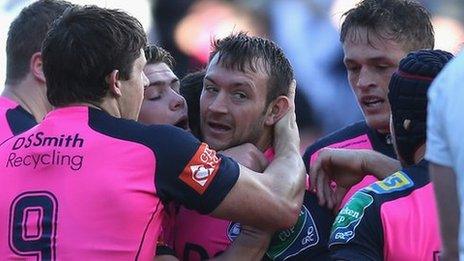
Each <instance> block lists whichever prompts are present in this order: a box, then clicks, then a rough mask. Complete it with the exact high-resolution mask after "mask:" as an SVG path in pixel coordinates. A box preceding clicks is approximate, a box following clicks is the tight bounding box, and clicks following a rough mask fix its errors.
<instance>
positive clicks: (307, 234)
mask: <svg viewBox="0 0 464 261" xmlns="http://www.w3.org/2000/svg"><path fill="white" fill-rule="evenodd" d="M317 243H319V233H318V231H317V228H316V225H315V223H314V219H313V217H312V216H311V213H310V212H309V211H308V209H307V208H306V207H305V206H303V207H302V209H301V211H300V215H299V216H298V221H297V222H296V224H295V225H294V226H293V227H291V228H289V229H286V230H282V231H280V232H277V233H276V234H275V235H274V236H273V238H272V239H271V244H270V246H269V249H268V251H267V252H266V255H267V256H268V257H269V258H270V259H272V260H287V259H288V258H291V257H293V256H296V255H298V254H299V253H300V252H302V251H304V250H306V249H308V248H310V247H312V246H315V245H317Z"/></svg>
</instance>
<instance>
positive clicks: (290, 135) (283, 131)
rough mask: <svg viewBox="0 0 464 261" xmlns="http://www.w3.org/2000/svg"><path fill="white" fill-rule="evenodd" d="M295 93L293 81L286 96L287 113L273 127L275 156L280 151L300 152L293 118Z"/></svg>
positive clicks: (294, 118) (294, 117)
mask: <svg viewBox="0 0 464 261" xmlns="http://www.w3.org/2000/svg"><path fill="white" fill-rule="evenodd" d="M295 91H296V81H295V80H293V81H292V82H291V84H290V86H289V91H288V96H287V97H286V98H287V99H288V111H287V113H286V114H285V115H284V116H283V117H282V118H281V119H280V120H279V121H277V123H276V124H275V125H274V149H275V152H276V154H279V153H281V152H282V149H283V150H285V149H288V148H291V149H296V151H298V153H299V151H300V149H299V146H300V136H299V133H298V126H297V124H296V116H295Z"/></svg>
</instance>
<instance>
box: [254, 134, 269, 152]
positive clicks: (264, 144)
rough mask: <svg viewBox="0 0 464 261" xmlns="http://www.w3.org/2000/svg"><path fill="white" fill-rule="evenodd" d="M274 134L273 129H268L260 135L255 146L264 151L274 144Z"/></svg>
mask: <svg viewBox="0 0 464 261" xmlns="http://www.w3.org/2000/svg"><path fill="white" fill-rule="evenodd" d="M272 140H273V135H272V131H271V130H266V131H264V132H263V133H262V135H261V136H260V137H259V139H258V142H256V144H255V146H256V147H257V148H258V149H259V150H260V151H262V152H265V151H266V150H267V149H269V148H270V147H271V146H272Z"/></svg>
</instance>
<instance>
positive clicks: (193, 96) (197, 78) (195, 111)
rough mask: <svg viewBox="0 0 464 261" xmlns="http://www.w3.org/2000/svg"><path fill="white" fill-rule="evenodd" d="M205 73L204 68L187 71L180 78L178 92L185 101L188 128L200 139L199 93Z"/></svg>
mask: <svg viewBox="0 0 464 261" xmlns="http://www.w3.org/2000/svg"><path fill="white" fill-rule="evenodd" d="M205 74H206V71H205V70H200V71H196V72H193V73H189V74H187V75H185V76H184V78H182V80H180V94H181V95H182V96H184V98H185V100H186V102H187V107H188V118H189V126H190V130H191V131H192V134H193V135H195V137H197V138H198V139H201V140H202V139H203V137H202V135H201V130H200V95H201V90H202V89H203V79H204V78H205Z"/></svg>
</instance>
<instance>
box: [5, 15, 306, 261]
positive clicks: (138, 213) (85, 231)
mask: <svg viewBox="0 0 464 261" xmlns="http://www.w3.org/2000/svg"><path fill="white" fill-rule="evenodd" d="M145 45H146V35H145V33H144V31H143V28H142V26H141V24H140V23H139V22H138V21H137V20H136V19H135V18H133V17H132V16H129V15H128V14H126V13H124V12H122V11H118V10H112V9H105V8H99V7H95V6H86V7H73V8H70V9H68V10H66V11H65V13H64V14H63V16H62V17H61V18H59V20H57V22H55V23H54V24H53V26H52V28H51V30H50V31H49V33H48V36H47V38H46V39H45V41H44V44H43V48H42V54H43V68H44V73H45V76H46V78H47V97H48V99H49V100H50V102H51V104H52V105H54V106H56V107H57V108H56V109H54V110H53V111H51V112H50V113H48V114H47V116H46V117H45V119H44V120H43V121H42V122H41V123H40V124H38V125H37V126H36V127H35V128H33V129H31V130H29V131H26V132H24V133H23V134H21V135H18V136H16V137H14V138H12V139H9V140H8V141H6V142H5V143H3V144H2V145H0V162H2V164H1V165H0V166H1V171H0V173H1V175H0V180H1V181H0V184H1V186H2V191H3V196H2V197H1V199H0V205H1V206H2V208H1V210H0V220H3V221H5V222H4V225H3V226H1V227H0V233H1V234H4V235H8V237H6V236H5V237H3V239H0V241H1V240H3V241H2V242H3V243H2V244H0V245H1V246H0V255H1V256H4V257H7V258H10V259H12V258H18V256H35V257H38V258H41V259H46V260H55V259H63V260H75V259H79V260H81V259H112V260H127V259H140V260H151V259H152V258H153V256H154V254H155V242H156V240H157V238H158V235H159V233H160V224H161V222H162V219H163V217H164V215H163V213H164V211H165V210H164V205H165V203H169V202H173V201H174V202H179V203H181V204H183V205H185V206H187V207H188V208H192V209H196V210H198V211H200V212H202V213H205V214H206V213H209V214H211V215H214V216H216V217H220V218H228V219H232V220H236V221H238V222H242V223H244V224H250V225H254V226H257V227H261V228H265V229H281V228H285V227H289V226H291V225H292V224H293V223H294V222H295V220H296V219H297V217H298V213H299V210H300V207H301V201H302V196H303V191H304V184H302V183H303V182H304V177H305V174H304V166H303V163H302V162H301V158H300V157H299V155H298V151H299V150H298V142H299V141H298V130H297V126H296V123H295V115H294V103H293V98H294V87H291V88H290V94H289V97H288V98H286V99H287V103H288V110H287V111H288V113H286V114H285V113H283V114H284V115H283V116H282V118H281V120H280V121H279V122H278V123H277V124H276V125H275V128H274V133H275V142H274V148H275V153H276V157H275V159H274V161H273V162H272V163H271V164H270V165H269V166H268V168H266V170H265V173H264V174H259V173H255V172H253V171H251V170H249V169H247V168H246V167H243V166H241V165H239V164H237V162H235V161H234V160H232V159H231V158H228V157H224V156H222V155H218V154H216V152H215V151H214V150H212V149H209V148H208V146H207V145H206V144H205V143H200V142H199V141H198V140H196V139H195V138H194V137H193V136H191V135H190V134H188V133H186V132H185V131H183V130H181V129H179V128H175V127H172V126H166V125H153V126H145V125H142V124H139V123H137V122H135V121H134V120H135V119H137V117H138V115H139V110H140V107H141V103H142V99H143V89H144V87H146V86H148V84H149V83H148V79H147V78H146V76H145V74H144V73H143V69H144V67H145V63H146V59H145V55H144V52H143V48H144V47H145ZM63 61H64V62H63ZM173 148H175V149H173ZM288 169H294V171H293V172H292V173H288V172H287V170H288ZM238 206H240V208H238ZM263 206H266V207H267V208H266V209H263V208H262V207H263ZM76 239H79V244H76ZM80 239H85V240H80ZM7 241H8V242H7Z"/></svg>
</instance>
